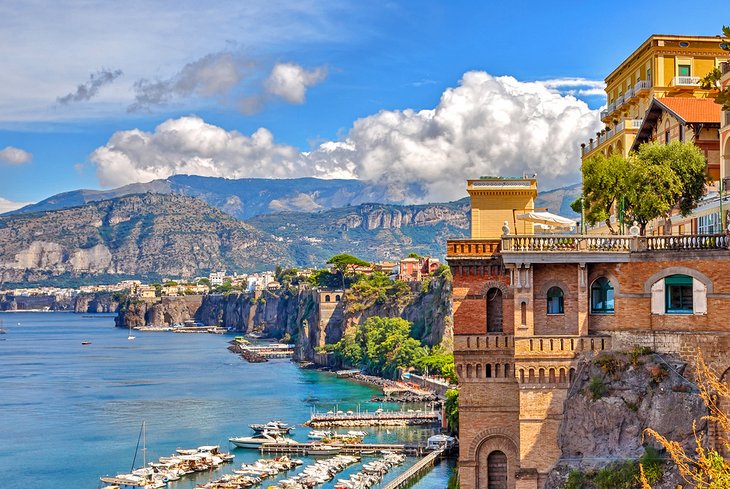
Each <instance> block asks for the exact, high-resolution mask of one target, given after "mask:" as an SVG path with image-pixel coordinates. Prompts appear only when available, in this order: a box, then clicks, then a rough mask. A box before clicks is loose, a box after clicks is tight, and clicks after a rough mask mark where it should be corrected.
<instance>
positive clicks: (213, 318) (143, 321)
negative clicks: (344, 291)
mask: <svg viewBox="0 0 730 489" xmlns="http://www.w3.org/2000/svg"><path fill="white" fill-rule="evenodd" d="M407 288H408V290H409V291H410V292H409V293H408V294H406V295H404V296H401V297H399V298H397V299H394V300H388V301H383V302H376V301H373V302H367V303H366V302H362V301H359V300H358V299H356V298H353V297H350V298H345V300H344V301H342V302H340V303H337V304H332V307H334V308H335V310H336V313H335V314H333V315H332V316H331V317H330V316H329V315H327V317H326V318H325V317H324V315H323V313H322V310H323V307H321V306H323V305H322V304H321V303H320V302H319V296H320V294H319V291H318V290H317V289H313V288H309V287H299V288H297V287H289V288H287V289H282V290H278V291H262V292H257V293H255V294H249V293H231V294H227V295H206V296H184V297H163V298H161V299H160V300H159V301H149V300H137V299H130V300H127V301H125V302H124V303H122V305H121V306H120V308H119V315H118V316H117V318H116V325H117V326H118V327H122V328H128V327H132V328H135V327H140V326H150V325H154V326H170V325H173V324H176V323H183V322H184V321H186V320H189V319H192V320H196V321H199V322H201V323H203V324H206V325H221V326H224V327H226V328H230V329H232V330H236V331H241V332H244V333H250V332H260V333H263V334H265V335H267V336H269V337H272V338H283V337H288V338H290V339H291V341H296V342H297V346H298V352H299V354H298V356H299V358H301V359H309V360H312V359H313V358H314V356H315V350H316V349H317V348H318V347H321V346H323V345H324V344H325V343H336V342H337V341H339V340H340V338H342V334H343V333H344V331H345V329H346V328H347V327H349V326H351V325H353V324H357V323H359V322H361V321H364V320H365V319H366V318H368V317H370V316H377V315H383V316H399V317H403V318H405V319H407V320H409V321H411V322H413V324H414V328H413V331H414V335H415V336H417V337H418V338H419V339H421V340H422V341H424V342H425V343H427V344H429V345H434V344H439V343H442V342H443V343H444V344H445V346H447V347H450V345H451V335H452V328H451V317H450V316H451V281H450V279H449V277H448V276H444V277H435V278H432V279H431V280H429V281H428V282H423V283H414V284H412V285H410V286H407Z"/></svg>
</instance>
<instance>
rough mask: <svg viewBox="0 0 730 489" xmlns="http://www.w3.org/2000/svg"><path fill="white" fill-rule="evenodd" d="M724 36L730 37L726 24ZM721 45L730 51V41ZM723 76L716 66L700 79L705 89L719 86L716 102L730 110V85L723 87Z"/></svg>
mask: <svg viewBox="0 0 730 489" xmlns="http://www.w3.org/2000/svg"><path fill="white" fill-rule="evenodd" d="M722 37H724V38H725V39H729V38H730V27H728V26H725V25H724V26H722ZM720 47H721V48H722V49H724V50H725V51H728V53H730V43H728V41H724V42H722V43H721V44H720ZM721 77H722V73H721V72H720V69H719V68H715V69H713V70H712V71H710V72H709V73H708V74H707V75H705V76H704V77H702V79H701V80H700V87H702V88H703V89H705V90H711V89H713V88H717V89H718V92H717V95H715V102H717V103H718V104H720V105H722V110H726V111H730V86H727V87H725V88H724V89H723V88H721V87H720V83H719V82H720V78H721Z"/></svg>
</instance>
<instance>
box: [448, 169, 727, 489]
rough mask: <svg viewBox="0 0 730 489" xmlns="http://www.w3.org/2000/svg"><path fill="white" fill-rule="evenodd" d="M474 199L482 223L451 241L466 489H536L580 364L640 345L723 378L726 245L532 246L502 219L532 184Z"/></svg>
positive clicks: (478, 188)
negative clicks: (700, 356) (695, 362)
mask: <svg viewBox="0 0 730 489" xmlns="http://www.w3.org/2000/svg"><path fill="white" fill-rule="evenodd" d="M475 183H478V185H475ZM468 190H469V193H470V195H471V196H472V216H473V217H472V219H473V220H477V219H480V220H481V222H480V224H479V226H475V227H473V228H472V237H471V239H459V240H450V241H449V242H448V243H447V260H448V263H449V266H450V267H451V271H452V273H453V276H454V286H453V287H454V288H453V301H454V358H455V363H456V372H457V375H458V377H459V385H460V396H459V397H460V402H459V404H460V412H459V417H460V422H459V426H460V449H459V450H460V451H459V477H460V483H461V487H462V488H463V489H472V488H479V489H540V488H542V487H544V484H545V481H546V478H547V476H548V474H549V472H550V470H551V469H552V467H553V466H554V465H555V463H556V462H557V461H558V460H559V458H560V456H561V451H560V447H559V444H558V431H559V429H560V425H561V422H562V415H563V403H564V401H565V399H566V397H567V395H568V391H569V389H570V386H571V381H572V380H573V379H574V378H576V376H577V375H579V374H580V372H576V369H577V368H578V359H579V358H580V357H583V356H592V355H595V354H596V353H598V352H601V351H604V350H619V351H626V350H629V349H631V348H633V347H634V346H636V345H640V346H648V347H650V348H652V349H653V350H655V351H658V352H666V353H672V354H675V355H679V356H681V357H683V358H685V359H687V360H691V359H693V358H694V354H695V353H696V350H697V348H698V347H701V348H702V349H703V351H704V353H705V356H706V358H707V359H708V360H709V362H710V364H711V365H712V366H713V368H715V369H716V371H718V372H720V373H724V378H727V377H728V376H729V375H730V374H728V368H729V367H730V358H728V355H727V354H726V351H727V349H728V348H730V323H728V321H727V317H728V314H730V300H728V299H730V251H728V244H729V243H730V241H729V239H728V236H727V235H725V234H718V235H715V236H704V237H698V236H694V237H676V236H649V237H643V236H601V237H596V236H592V235H591V236H581V235H575V234H573V235H542V234H540V235H535V234H533V233H532V232H531V230H530V229H529V228H528V227H524V228H523V226H522V223H520V222H519V221H517V222H516V226H515V225H513V226H509V225H505V224H504V221H507V219H504V216H505V215H508V216H509V215H511V214H512V213H514V212H515V210H516V209H517V210H520V209H521V210H528V209H530V208H531V207H532V202H533V201H532V199H533V198H534V194H533V193H532V192H533V191H534V192H536V191H537V182H535V181H534V180H529V179H502V180H499V179H487V180H479V181H472V180H470V181H469V184H468ZM490 214H492V215H493V216H494V217H493V218H491V219H489V218H488V216H489V215H490ZM475 216H480V217H478V218H477V217H475ZM496 216H499V217H498V218H497V217H496ZM482 219H483V220H482ZM500 220H502V223H501V225H500V226H499V227H497V223H498V222H499V221H500ZM508 222H509V221H508ZM485 223H487V224H486V225H485ZM515 229H517V233H515V231H514V230H515ZM523 229H524V230H523ZM477 233H478V234H477Z"/></svg>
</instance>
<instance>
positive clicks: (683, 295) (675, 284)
mask: <svg viewBox="0 0 730 489" xmlns="http://www.w3.org/2000/svg"><path fill="white" fill-rule="evenodd" d="M664 285H665V290H666V311H667V314H692V312H693V310H692V277H688V276H687V275H670V276H669V277H667V278H665V279H664Z"/></svg>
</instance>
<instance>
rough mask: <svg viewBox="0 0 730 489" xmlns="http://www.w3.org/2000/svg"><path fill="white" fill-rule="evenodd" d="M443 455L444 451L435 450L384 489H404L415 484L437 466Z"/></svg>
mask: <svg viewBox="0 0 730 489" xmlns="http://www.w3.org/2000/svg"><path fill="white" fill-rule="evenodd" d="M442 453H443V450H435V451H433V452H431V453H429V454H428V455H426V456H425V457H423V458H422V459H421V460H419V461H418V462H416V463H415V464H413V465H412V466H411V467H409V468H408V470H406V471H405V472H403V473H402V474H401V475H399V476H398V477H396V478H395V479H393V480H392V481H390V482H389V483H387V484H386V485H385V486H383V489H403V488H405V487H408V486H410V485H411V484H413V482H415V481H416V480H418V479H420V478H421V477H423V475H424V474H425V473H426V472H428V471H429V470H431V468H433V466H434V465H436V461H437V460H438V459H439V457H440V456H441V454H442Z"/></svg>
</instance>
